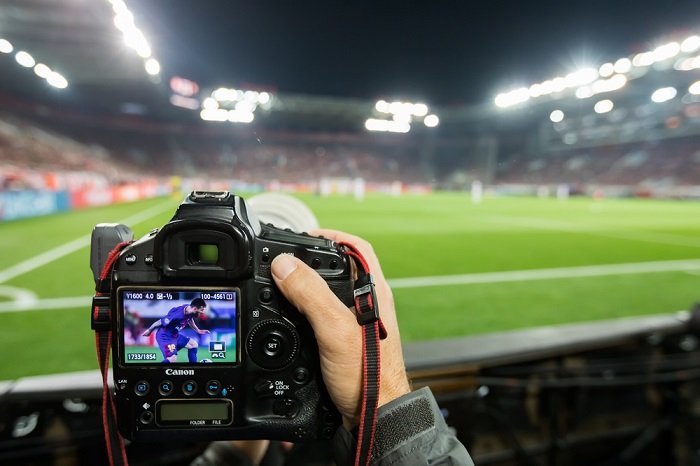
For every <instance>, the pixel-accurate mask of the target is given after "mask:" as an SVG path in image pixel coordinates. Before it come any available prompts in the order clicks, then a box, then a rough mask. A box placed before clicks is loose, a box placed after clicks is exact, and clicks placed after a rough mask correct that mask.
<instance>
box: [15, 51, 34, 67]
mask: <svg viewBox="0 0 700 466" xmlns="http://www.w3.org/2000/svg"><path fill="white" fill-rule="evenodd" d="M15 60H16V61H17V63H19V64H20V65H22V66H24V67H25V68H31V67H33V66H34V65H36V60H34V57H32V56H31V55H30V54H29V53H27V52H25V51H24V50H20V51H19V52H17V53H16V54H15Z"/></svg>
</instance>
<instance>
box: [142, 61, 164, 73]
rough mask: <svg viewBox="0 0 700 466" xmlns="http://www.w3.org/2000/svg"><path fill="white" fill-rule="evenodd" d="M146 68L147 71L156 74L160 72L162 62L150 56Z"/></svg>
mask: <svg viewBox="0 0 700 466" xmlns="http://www.w3.org/2000/svg"><path fill="white" fill-rule="evenodd" d="M144 68H146V73H148V74H150V75H151V76H155V75H157V74H158V73H160V63H158V60H156V59H155V58H149V59H148V60H146V63H145V65H144Z"/></svg>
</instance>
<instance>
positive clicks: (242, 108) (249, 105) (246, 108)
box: [234, 100, 257, 114]
mask: <svg viewBox="0 0 700 466" xmlns="http://www.w3.org/2000/svg"><path fill="white" fill-rule="evenodd" d="M256 107H257V106H256V105H255V104H254V103H253V102H251V101H249V100H241V101H240V102H236V105H235V106H234V108H235V109H236V112H239V113H240V114H244V113H245V114H247V113H253V112H254V111H255V109H256Z"/></svg>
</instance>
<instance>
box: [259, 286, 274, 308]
mask: <svg viewBox="0 0 700 466" xmlns="http://www.w3.org/2000/svg"><path fill="white" fill-rule="evenodd" d="M272 297H273V293H272V288H268V287H265V288H262V289H261V290H260V292H259V293H258V299H260V302H261V303H264V304H269V303H270V301H272Z"/></svg>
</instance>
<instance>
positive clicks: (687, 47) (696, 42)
mask: <svg viewBox="0 0 700 466" xmlns="http://www.w3.org/2000/svg"><path fill="white" fill-rule="evenodd" d="M698 49H700V37H698V36H690V37H688V38H687V39H685V40H684V41H683V42H681V52H683V53H693V52H695V51H696V50H698Z"/></svg>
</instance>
